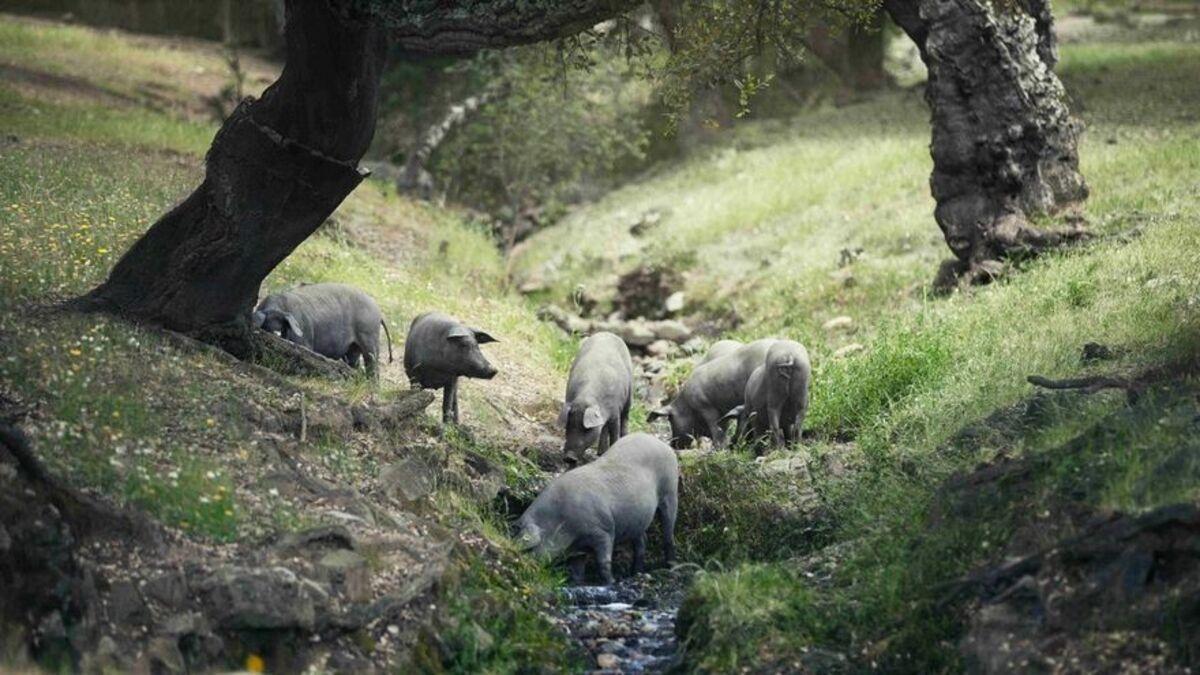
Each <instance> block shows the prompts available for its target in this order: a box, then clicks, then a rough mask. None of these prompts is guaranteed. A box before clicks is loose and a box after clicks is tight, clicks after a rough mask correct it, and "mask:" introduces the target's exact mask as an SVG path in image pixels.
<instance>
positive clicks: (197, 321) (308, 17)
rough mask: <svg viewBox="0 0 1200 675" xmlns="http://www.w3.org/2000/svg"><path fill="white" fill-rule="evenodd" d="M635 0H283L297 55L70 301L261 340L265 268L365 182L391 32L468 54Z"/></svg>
mask: <svg viewBox="0 0 1200 675" xmlns="http://www.w3.org/2000/svg"><path fill="white" fill-rule="evenodd" d="M635 4H636V0H569V1H566V0H564V1H561V2H552V3H531V2H524V1H523V0H478V1H473V2H461V3H460V2H415V3H414V2H404V1H402V0H373V1H371V2H367V1H365V0H284V7H285V24H286V25H285V27H284V37H285V40H286V43H287V47H286V54H287V63H286V65H285V67H284V69H283V73H282V74H281V75H280V77H279V80H277V81H276V82H275V83H274V84H272V85H271V86H270V87H269V88H268V89H267V90H266V91H265V92H263V96H262V98H261V99H259V100H249V99H248V100H246V101H244V102H243V103H242V104H241V105H239V106H238V108H237V109H236V110H234V112H233V114H232V115H231V116H230V117H229V119H228V120H226V121H225V123H224V124H223V125H222V126H221V129H220V131H218V132H217V135H216V137H215V138H214V139H213V144H212V147H211V148H210V149H209V151H208V156H207V158H206V174H205V178H204V182H203V183H202V184H201V185H200V187H198V188H196V191H195V192H193V193H192V194H191V196H189V197H188V198H187V199H186V200H184V201H183V202H182V203H181V204H179V205H178V206H177V207H175V208H174V209H173V210H172V211H171V212H170V213H168V214H166V215H165V216H163V217H162V218H161V219H160V220H159V221H158V222H157V223H155V224H154V225H153V226H152V227H151V228H150V230H149V231H147V232H146V234H145V235H143V236H142V238H141V239H139V240H138V241H137V242H136V243H135V244H134V245H133V247H132V248H130V249H129V251H127V252H126V253H125V255H124V256H123V257H122V258H121V260H120V261H118V262H117V264H116V266H115V267H114V268H113V270H112V272H111V273H110V274H109V277H108V280H107V281H105V282H104V284H102V285H101V286H100V287H98V288H96V289H95V290H93V291H92V292H91V293H89V294H87V295H86V296H84V297H82V298H79V299H78V300H76V301H75V303H74V305H75V306H76V307H78V308H80V309H84V310H98V311H108V312H111V313H114V314H118V315H122V316H125V317H129V318H132V319H134V320H140V321H144V322H147V323H153V324H158V325H163V326H166V327H167V328H171V329H173V330H177V331H180V332H184V333H189V334H192V335H195V336H196V337H199V338H201V339H204V340H206V341H208V342H214V343H216V344H219V345H221V346H222V347H224V348H225V349H227V350H228V351H230V352H232V353H234V354H235V355H238V356H243V357H244V356H248V355H250V352H251V351H252V343H253V341H252V340H251V337H250V336H251V333H250V327H249V313H250V309H251V307H252V305H253V303H254V300H255V299H256V297H257V295H258V290H259V287H260V285H261V284H262V280H263V279H265V278H266V276H267V274H269V273H270V272H271V270H272V269H274V268H275V266H276V265H278V264H279V263H280V262H281V261H282V260H283V259H284V258H286V257H287V255H288V254H289V253H291V252H292V251H293V250H295V248H296V247H297V246H299V245H300V243H301V242H302V241H304V240H305V238H307V237H308V236H309V235H310V234H312V233H313V232H314V231H315V230H316V229H317V227H318V226H319V225H320V224H321V223H322V222H323V221H324V220H325V219H326V218H327V217H328V216H329V214H331V213H332V212H333V210H334V209H335V208H337V206H338V205H339V204H340V203H341V202H342V200H343V199H345V198H346V196H347V195H349V194H350V192H351V191H352V190H353V189H354V188H355V187H356V186H357V185H358V184H359V183H360V182H361V181H362V179H363V174H364V172H363V171H360V170H359V168H358V161H359V159H361V158H362V156H363V153H365V152H366V150H367V146H368V145H369V144H370V142H371V137H372V136H373V135H374V133H375V115H376V99H377V98H378V93H379V78H380V74H381V70H382V68H383V64H384V61H385V57H386V52H387V44H388V40H389V39H390V40H391V41H392V43H393V44H394V45H396V46H397V47H399V48H400V49H401V50H404V51H406V52H410V53H425V54H460V55H461V54H469V53H472V52H474V51H477V50H479V49H485V48H498V47H505V46H511V45H517V44H528V43H531V42H538V41H542V40H548V39H552V38H555V37H561V36H563V35H570V34H572V33H578V32H580V31H582V30H585V29H587V28H588V27H590V26H593V25H595V24H596V23H597V22H599V21H602V20H604V19H607V18H611V17H612V16H614V15H616V14H618V13H620V12H622V11H625V10H627V9H630V8H631V7H632V6H633V5H635Z"/></svg>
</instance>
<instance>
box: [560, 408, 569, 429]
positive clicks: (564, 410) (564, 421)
mask: <svg viewBox="0 0 1200 675" xmlns="http://www.w3.org/2000/svg"><path fill="white" fill-rule="evenodd" d="M570 414H571V404H570V403H564V404H563V405H562V412H560V413H558V426H560V427H562V428H564V429H565V428H567V416H568V415H570Z"/></svg>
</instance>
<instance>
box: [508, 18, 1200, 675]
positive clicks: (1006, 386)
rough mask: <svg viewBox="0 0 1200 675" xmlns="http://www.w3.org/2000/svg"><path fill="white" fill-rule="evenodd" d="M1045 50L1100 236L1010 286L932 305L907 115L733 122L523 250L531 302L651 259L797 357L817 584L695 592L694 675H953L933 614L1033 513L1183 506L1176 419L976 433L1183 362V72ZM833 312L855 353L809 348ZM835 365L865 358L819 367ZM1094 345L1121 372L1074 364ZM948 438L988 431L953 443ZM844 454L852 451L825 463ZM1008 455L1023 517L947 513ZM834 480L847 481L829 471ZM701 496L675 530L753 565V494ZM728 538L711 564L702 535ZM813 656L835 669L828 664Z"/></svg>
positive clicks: (1197, 255) (1045, 261) (1036, 266)
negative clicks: (1113, 377)
mask: <svg viewBox="0 0 1200 675" xmlns="http://www.w3.org/2000/svg"><path fill="white" fill-rule="evenodd" d="M1062 51H1063V61H1062V66H1061V68H1060V71H1061V72H1062V73H1063V77H1064V80H1065V82H1066V84H1067V86H1068V88H1069V90H1070V92H1071V94H1072V96H1073V98H1074V101H1075V108H1076V109H1077V110H1079V111H1080V113H1081V114H1082V116H1083V117H1084V119H1085V121H1086V122H1087V123H1088V127H1089V128H1088V132H1087V134H1086V136H1085V139H1084V142H1083V145H1082V146H1081V162H1082V166H1083V172H1084V175H1085V176H1086V177H1087V179H1088V181H1089V184H1090V186H1091V188H1092V197H1091V199H1090V200H1089V202H1088V218H1089V221H1090V224H1091V228H1092V230H1093V232H1095V233H1096V234H1097V235H1098V239H1097V240H1096V241H1093V242H1092V243H1090V244H1088V245H1087V246H1084V247H1081V248H1078V249H1074V250H1070V251H1063V252H1060V253H1056V254H1052V255H1048V256H1045V257H1043V258H1041V259H1039V260H1035V261H1031V262H1025V263H1023V264H1021V265H1020V266H1019V268H1018V269H1017V270H1016V272H1015V274H1013V275H1012V276H1010V277H1009V278H1008V279H1006V280H1004V281H1002V282H1000V283H997V284H994V285H992V286H989V287H985V288H979V289H972V290H970V291H968V292H965V293H961V294H958V295H955V296H953V297H951V298H948V299H933V298H931V297H930V296H929V293H928V288H929V283H930V281H931V280H932V277H933V274H934V271H935V269H936V265H937V262H938V261H939V260H940V259H942V258H944V257H947V255H948V250H947V249H946V247H945V244H944V243H943V242H942V241H941V237H940V234H939V233H938V231H937V229H936V227H935V226H934V224H933V221H932V217H931V213H932V207H933V204H932V201H931V200H930V198H929V196H928V183H927V179H928V175H929V170H930V166H929V159H928V154H927V153H928V150H927V143H928V136H927V134H928V127H927V126H926V120H927V115H928V113H927V111H926V110H925V109H924V107H923V106H922V105H921V103H920V101H919V100H918V99H917V98H916V97H915V96H910V95H908V94H886V95H884V96H881V97H879V98H877V99H875V100H873V101H870V102H866V103H861V104H857V105H853V106H849V107H847V108H842V109H837V110H833V109H829V110H822V109H818V110H813V111H805V112H802V113H800V114H798V115H797V116H796V117H795V118H794V119H793V120H792V121H791V122H790V123H786V124H781V123H776V122H760V123H752V124H750V125H748V126H747V127H744V128H742V129H740V130H738V131H735V132H732V133H731V134H730V137H729V138H727V139H726V140H725V141H724V142H723V143H719V144H718V145H717V147H715V148H710V149H708V150H705V151H702V152H700V153H698V154H696V155H694V156H693V157H691V158H688V159H687V160H686V161H684V162H682V163H681V164H679V165H677V166H672V167H666V168H663V169H662V170H660V171H659V172H658V173H656V174H652V175H649V176H647V177H646V178H645V180H642V181H639V182H637V183H636V184H634V185H630V186H628V187H626V188H623V189H622V190H619V191H617V192H615V193H613V194H611V195H609V196H608V197H606V198H605V199H603V200H601V201H599V202H598V203H596V204H593V205H590V206H588V207H585V208H583V209H580V210H579V211H578V212H577V213H575V214H574V215H572V216H571V217H570V218H568V219H567V222H566V224H565V225H564V226H563V227H561V228H556V229H553V230H549V231H546V232H543V233H539V234H538V235H536V236H535V237H534V239H533V241H532V242H531V244H530V245H529V246H528V247H527V248H526V249H525V251H524V252H523V253H522V255H521V257H520V259H519V260H518V261H517V270H518V272H519V273H520V274H522V275H525V276H528V277H531V278H534V277H541V278H542V279H543V280H544V281H546V282H548V285H549V287H548V290H547V291H546V292H544V293H543V295H542V298H541V299H543V300H547V301H552V302H558V303H559V304H564V305H566V304H568V303H567V302H566V299H567V298H569V297H570V293H571V292H572V291H573V289H574V288H575V287H576V286H578V285H583V286H585V287H587V288H589V289H590V291H591V292H592V293H593V294H596V295H599V296H601V297H603V295H604V293H605V289H604V284H606V283H607V282H606V281H605V278H606V276H608V275H610V274H611V273H612V272H618V273H620V272H623V271H625V270H627V269H630V268H631V267H632V266H634V265H637V264H641V263H643V262H650V263H652V264H653V263H662V262H663V261H671V263H670V264H674V265H676V266H677V268H682V269H681V270H680V271H685V279H686V281H685V288H684V290H685V291H686V292H687V294H688V301H689V303H695V304H696V305H698V306H700V307H703V308H706V309H707V310H708V311H709V312H712V313H714V314H727V313H729V312H730V311H733V312H736V314H737V316H739V317H740V318H741V324H740V326H739V328H738V329H737V330H736V334H737V335H739V336H742V337H747V338H750V337H762V336H766V335H778V336H782V337H790V338H793V339H798V340H800V341H801V342H804V343H805V344H806V345H808V346H809V348H810V352H811V353H812V354H813V357H814V383H813V388H812V409H811V413H810V418H809V424H808V427H809V428H810V429H812V430H814V431H816V432H818V440H817V441H815V442H814V443H813V444H811V445H810V446H809V447H808V448H807V449H806V452H807V454H808V456H810V458H811V459H812V460H814V461H810V467H811V468H812V470H813V477H814V482H813V487H814V489H815V490H816V491H817V494H818V495H819V497H820V503H821V507H822V508H821V514H822V516H823V520H822V523H821V525H822V531H821V532H820V536H819V537H817V538H815V539H814V538H812V537H810V538H807V539H803V538H802V539H800V540H798V541H797V542H796V543H792V544H789V545H788V546H786V547H783V548H785V549H787V550H788V551H790V552H791V553H792V554H793V555H805V554H812V555H813V556H815V557H816V558H817V559H826V560H828V561H830V564H832V565H833V566H834V568H835V572H833V574H832V576H831V578H830V579H829V580H828V581H821V582H818V581H816V580H814V579H812V578H810V577H809V576H808V575H806V574H804V573H803V570H804V569H805V568H804V567H802V566H800V565H798V564H797V563H795V562H775V563H767V564H748V565H743V566H736V565H735V566H732V567H730V566H726V568H725V571H709V572H706V573H702V574H701V575H700V576H699V577H698V580H697V582H696V584H695V586H694V588H693V589H692V592H691V594H690V596H689V599H688V601H687V604H686V606H685V612H684V616H683V617H681V622H682V623H683V624H684V625H685V626H686V635H687V638H688V641H689V645H688V662H687V663H688V666H689V667H692V668H695V669H699V670H703V671H707V672H729V671H733V670H736V669H738V668H741V667H746V666H750V667H752V668H754V669H756V670H765V671H770V670H772V669H783V670H788V669H798V668H801V667H807V668H811V669H815V670H817V671H821V670H828V669H836V668H837V667H851V668H852V669H858V668H871V667H877V668H882V669H884V670H890V671H902V672H937V671H942V670H951V671H954V670H958V669H960V668H961V667H962V664H961V663H959V662H958V660H957V659H958V657H957V653H958V652H957V646H956V640H957V638H958V636H959V635H960V632H961V630H962V620H963V619H962V615H961V614H960V613H959V612H958V611H957V610H958V609H959V606H958V605H950V606H944V605H942V604H940V600H941V591H940V590H939V589H944V588H946V587H947V584H950V583H951V582H953V581H954V580H955V579H957V578H959V577H960V576H962V575H963V574H965V573H967V572H968V571H969V570H971V569H973V568H974V567H976V566H978V565H981V564H984V563H986V562H988V561H994V560H995V559H996V556H997V555H999V551H1000V550H1001V549H1002V548H1004V547H1005V545H1006V544H1007V542H1008V540H1009V538H1010V537H1011V536H1012V535H1013V533H1014V532H1015V531H1016V530H1017V528H1018V527H1024V526H1026V525H1027V523H1026V521H1025V520H1024V517H1025V515H1026V514H1027V513H1028V512H1033V511H1038V510H1039V509H1038V508H1036V507H1038V506H1039V505H1048V504H1054V503H1059V502H1063V501H1066V500H1070V499H1076V500H1082V503H1084V504H1086V506H1087V508H1094V509H1098V510H1103V509H1123V510H1131V511H1141V510H1144V509H1149V508H1153V507H1154V506H1158V505H1162V504H1165V503H1170V502H1171V501H1175V500H1195V499H1197V498H1198V496H1200V475H1197V473H1196V469H1195V463H1194V462H1192V461H1191V460H1190V459H1188V457H1190V456H1191V453H1190V452H1189V449H1190V448H1191V447H1192V446H1193V445H1194V442H1193V441H1191V440H1188V439H1186V438H1185V437H1184V436H1185V435H1186V434H1188V433H1192V434H1194V428H1193V427H1191V426H1189V425H1190V424H1191V422H1189V420H1191V419H1193V417H1194V415H1195V414H1196V412H1197V410H1196V407H1195V401H1194V400H1193V399H1190V398H1188V397H1187V396H1179V395H1177V394H1176V395H1171V394H1162V395H1159V396H1157V397H1150V398H1148V399H1146V400H1145V401H1144V402H1143V403H1142V405H1141V407H1139V408H1136V409H1131V410H1128V411H1127V410H1125V409H1124V408H1123V407H1122V399H1121V397H1120V396H1118V395H1097V396H1094V397H1090V398H1081V395H1078V394H1071V395H1068V398H1071V397H1075V399H1077V400H1078V401H1079V402H1078V403H1072V404H1065V403H1064V404H1063V409H1062V410H1061V411H1058V412H1055V413H1053V414H1051V415H1049V416H1048V418H1047V419H1044V420H1040V421H1037V422H1036V423H1035V422H1025V423H1022V424H1021V425H1018V428H1017V429H1016V430H1015V431H1008V432H1005V433H999V432H996V431H995V429H993V428H992V427H993V426H994V425H995V424H996V421H995V420H994V419H993V416H995V415H996V414H997V411H1009V410H1014V409H1019V408H1021V407H1022V406H1024V405H1025V402H1026V401H1027V400H1028V398H1029V397H1030V395H1031V393H1032V388H1031V387H1030V385H1029V384H1027V383H1026V381H1025V378H1026V376H1028V375H1031V374H1040V375H1045V376H1049V377H1071V376H1077V375H1080V374H1091V373H1105V374H1108V373H1116V374H1137V373H1139V372H1141V371H1143V370H1145V369H1146V368H1150V367H1154V366H1159V365H1161V364H1168V363H1188V362H1194V361H1195V360H1196V359H1197V358H1200V272H1198V270H1200V204H1198V203H1197V201H1196V199H1195V195H1196V194H1200V179H1198V178H1197V177H1198V176H1200V116H1198V115H1197V113H1196V111H1197V110H1200V84H1198V83H1197V81H1196V79H1195V77H1194V74H1195V73H1196V72H1197V71H1198V70H1200V49H1198V48H1197V45H1195V44H1193V43H1186V42H1155V43H1148V44H1146V43H1143V44H1137V43H1127V42H1121V43H1098V44H1097V43H1092V44H1082V45H1074V44H1072V45H1064V46H1063V50H1062ZM651 209H657V210H661V211H664V212H665V213H666V215H665V216H664V217H663V222H662V224H660V225H658V226H657V227H655V228H653V229H651V230H650V231H649V233H647V234H646V235H645V236H644V237H643V238H642V239H641V240H639V239H638V238H636V237H633V236H632V235H630V234H629V233H628V227H629V226H630V225H631V224H633V222H635V221H636V220H637V219H638V217H639V216H640V214H641V213H643V212H644V211H647V210H651ZM1130 233H1132V234H1130ZM859 246H861V247H862V248H863V249H864V254H863V255H862V256H861V257H860V258H858V259H857V260H855V261H853V262H850V263H849V264H848V265H847V266H846V268H845V269H844V270H839V268H838V265H839V258H840V251H841V249H843V248H853V247H859ZM834 273H837V275H836V276H831V275H834ZM847 274H848V275H851V276H852V277H853V283H851V284H846V283H845V281H844V276H845V275H847ZM841 314H846V315H849V316H851V317H852V318H853V319H854V327H853V329H852V330H851V331H849V332H846V333H830V332H826V331H824V330H822V329H821V328H820V326H821V324H822V323H823V322H824V321H825V320H826V319H828V318H830V317H832V316H836V315H841ZM850 342H859V343H862V344H863V345H865V349H864V350H863V351H862V352H860V353H858V354H854V355H851V356H849V357H846V358H843V359H834V358H831V353H832V351H833V350H834V349H836V348H838V347H840V346H842V345H844V344H848V343H850ZM1087 342H1099V343H1102V344H1106V345H1110V346H1112V347H1115V348H1117V350H1118V357H1117V358H1116V360H1114V361H1108V362H1103V363H1100V364H1095V365H1085V364H1082V363H1081V361H1080V349H1081V347H1082V345H1083V344H1084V343H1087ZM685 375H686V368H683V369H681V370H680V371H679V373H677V374H676V376H675V377H673V378H672V379H673V380H677V379H680V378H681V377H683V376H685ZM963 429H983V430H984V432H983V433H982V435H981V436H979V437H978V438H974V439H973V440H964V438H965V437H963V436H962V435H961V434H960V431H961V430H963ZM848 438H850V439H854V445H853V446H849V447H847V446H844V445H836V444H834V443H833V439H848ZM980 439H982V440H980ZM1002 452H1003V453H1005V454H1007V455H1009V456H1015V457H1030V458H1043V460H1042V461H1040V462H1039V463H1038V464H1037V465H1036V471H1035V475H1036V486H1035V496H1034V497H1032V498H1029V499H1023V498H1021V497H1020V495H1017V494H1010V493H1008V492H1005V491H1003V490H1001V492H1000V494H999V495H998V496H996V497H995V499H994V500H993V501H991V502H988V503H987V504H986V505H985V506H983V507H978V506H977V507H976V508H972V509H968V508H966V507H964V506H963V505H962V503H960V502H953V504H956V505H957V506H953V505H948V504H951V503H950V502H947V499H948V498H947V497H945V496H943V495H941V493H940V488H939V486H941V485H942V484H943V483H944V482H945V480H946V479H947V478H948V477H950V476H952V475H954V474H955V473H959V472H963V471H970V470H971V469H973V468H974V467H975V466H976V465H977V464H978V463H980V462H984V461H989V460H991V459H993V458H994V457H996V456H997V455H998V454H999V453H1002ZM826 460H830V461H832V464H830V465H825V464H823V462H825V461H826ZM726 461H730V462H736V459H729V460H726ZM838 465H840V466H844V467H848V468H842V469H838V470H834V469H830V468H827V466H838ZM693 470H694V468H693ZM696 484H697V486H698V488H699V491H700V492H701V496H700V497H699V498H697V497H692V498H693V499H699V500H700V501H701V502H702V503H708V502H709V501H712V502H719V501H720V500H722V499H724V500H726V501H727V502H728V505H727V508H725V509H717V510H713V509H710V510H708V511H706V513H707V516H708V518H707V519H706V520H705V521H704V523H703V524H702V525H701V526H700V527H699V528H696V527H694V525H695V524H693V526H691V527H686V528H683V531H684V533H685V534H686V536H688V537H690V538H691V540H692V541H691V543H686V542H685V543H681V546H689V545H692V546H696V547H698V549H699V551H700V556H701V557H704V556H717V557H719V555H720V544H721V543H722V542H737V546H738V547H740V546H741V545H742V542H743V541H744V540H745V539H749V540H750V541H758V538H757V535H752V536H749V537H747V535H746V534H744V533H743V532H742V531H740V530H738V528H740V527H744V526H745V521H744V519H743V516H746V515H747V514H750V513H754V512H755V509H758V508H762V500H767V502H768V503H769V500H770V497H767V496H765V495H757V494H746V493H745V491H744V490H739V489H736V488H734V489H730V490H728V491H727V492H725V491H724V490H725V488H727V487H730V486H736V485H738V482H737V480H735V479H734V477H732V476H728V475H722V474H708V475H706V476H705V477H704V479H703V481H697V483H696ZM1156 486H1161V489H1155V487H1156ZM709 490H712V491H713V493H714V494H713V496H712V499H711V500H709V499H708V495H707V494H706V493H707V491H709ZM685 492H686V488H685ZM694 494H695V493H694V492H693V495H694ZM686 508H687V505H686V504H685V505H683V506H681V509H686ZM955 508H960V509H962V512H961V513H959V515H957V516H953V517H949V518H946V517H944V514H945V513H946V512H951V513H954V509H955ZM938 514H943V515H942V516H939V515H938ZM935 518H940V520H935ZM731 525H732V526H734V530H737V531H734V532H732V534H728V535H726V536H725V538H724V539H721V538H717V539H716V540H713V538H712V537H709V536H708V535H709V534H710V533H709V531H708V530H712V531H719V530H722V529H723V528H724V527H726V526H731ZM705 527H707V528H708V530H705V529H704V528H705ZM761 529H765V528H755V529H753V530H751V532H756V533H757V532H761ZM1047 532H1048V535H1047V536H1049V533H1058V534H1061V532H1060V531H1059V530H1057V529H1054V528H1050V527H1047ZM683 537H684V535H683V534H681V541H682V540H683ZM826 544H829V546H828V548H822V547H823V546H824V545H826ZM730 545H731V546H733V544H730ZM750 551H752V553H751V555H752V556H760V557H762V558H766V559H770V558H774V557H778V556H779V555H780V552H778V551H769V550H762V549H759V548H757V547H751V548H750ZM736 559H738V558H737V557H735V560H736ZM741 559H744V558H741ZM830 650H832V651H834V652H837V653H840V654H844V655H846V656H847V657H849V658H850V665H849V666H847V664H845V663H842V665H841V666H838V665H837V662H836V660H835V661H830V662H825V661H821V660H820V659H822V658H832V657H830V654H829V652H830ZM813 659H816V660H813ZM796 664H800V665H796Z"/></svg>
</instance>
